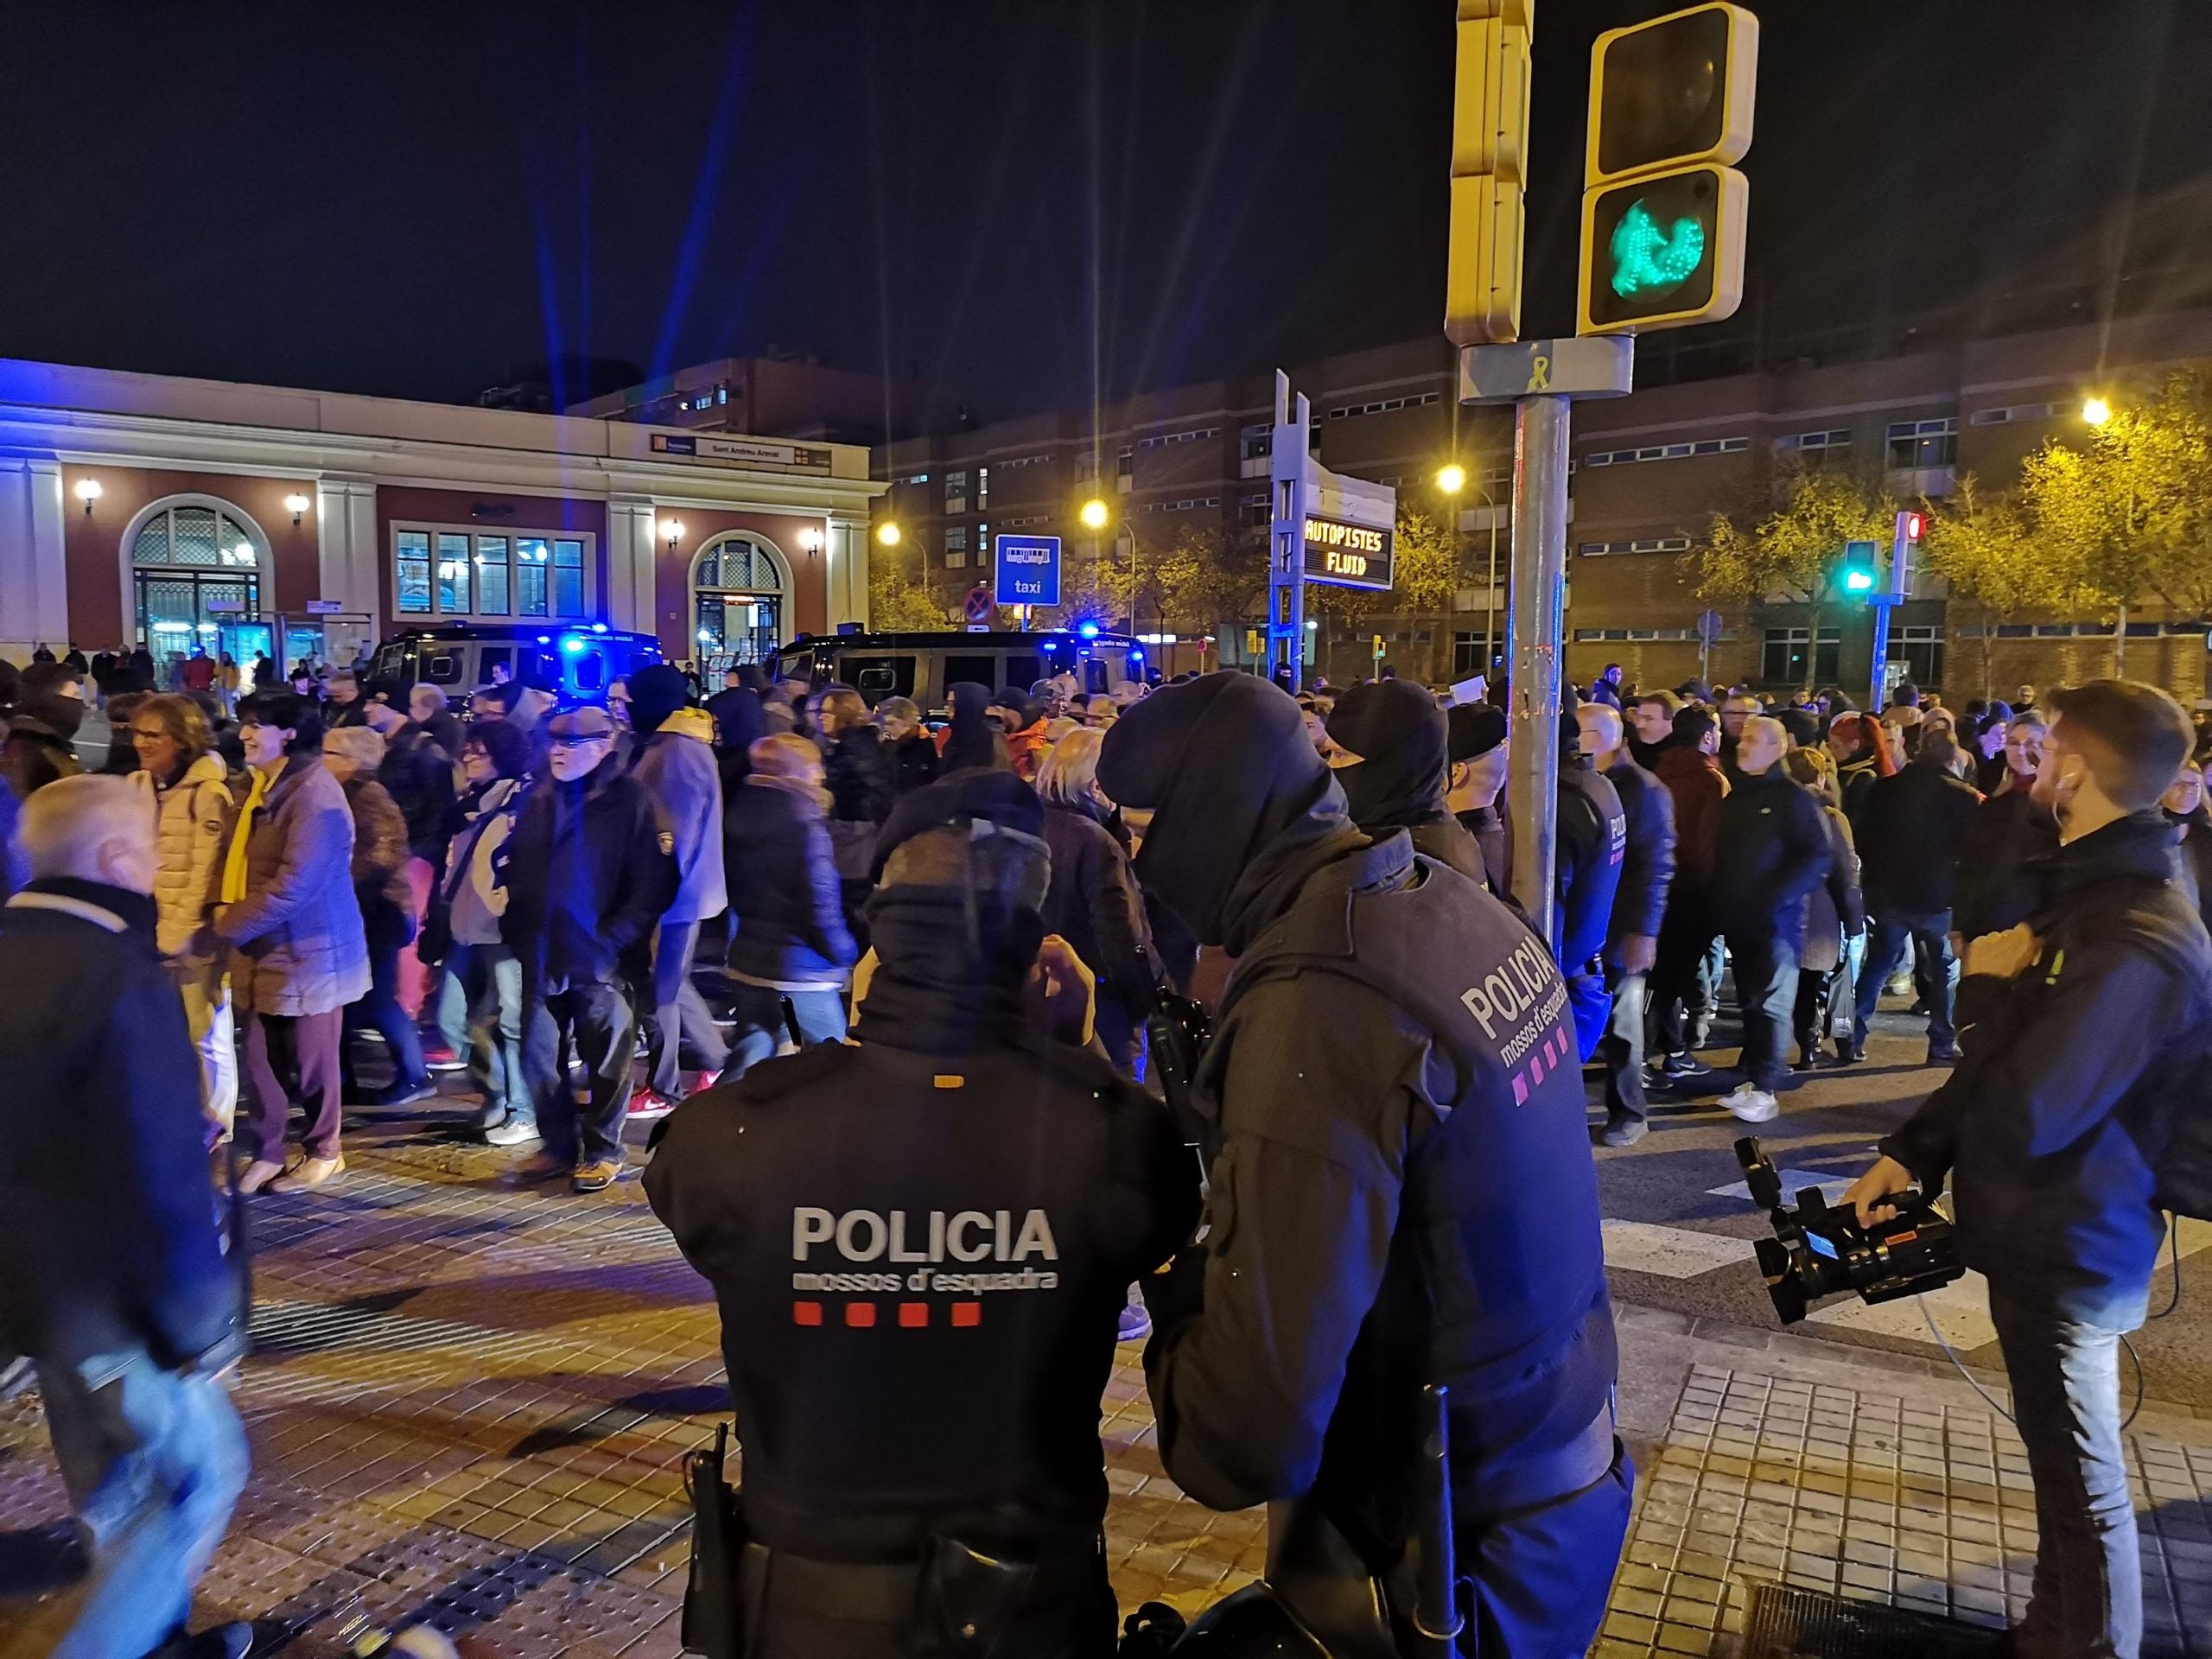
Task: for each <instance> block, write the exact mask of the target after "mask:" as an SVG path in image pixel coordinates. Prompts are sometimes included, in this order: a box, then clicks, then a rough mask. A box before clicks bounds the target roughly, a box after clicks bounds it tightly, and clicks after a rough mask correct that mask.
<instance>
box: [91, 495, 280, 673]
mask: <svg viewBox="0 0 2212 1659" xmlns="http://www.w3.org/2000/svg"><path fill="white" fill-rule="evenodd" d="M124 554H125V556H126V557H127V558H128V559H129V560H130V576H131V589H132V602H133V611H134V616H135V620H136V622H137V637H138V641H139V643H140V644H142V645H145V646H147V647H148V648H149V650H151V651H152V652H154V655H155V657H156V660H160V659H162V658H167V657H171V656H183V655H188V654H189V653H190V652H191V650H192V648H193V647H194V646H195V645H202V646H205V647H206V648H207V652H208V653H209V654H210V655H211V656H212V655H213V654H215V652H217V650H218V648H219V641H220V642H224V643H225V644H227V640H226V630H230V629H234V628H236V627H237V626H238V625H240V624H243V623H251V622H254V621H257V620H259V618H260V615H261V594H262V589H261V583H262V579H263V575H264V572H265V571H266V570H267V569H268V558H269V539H268V537H265V536H264V535H263V534H262V532H261V530H260V527H259V526H258V525H257V524H255V523H254V522H253V520H252V519H251V518H249V517H248V516H247V515H246V513H245V512H244V511H243V510H241V509H240V508H238V507H237V506H235V505H232V503H230V502H228V501H224V500H221V499H218V498H216V497H213V496H205V495H180V496H171V497H168V498H167V499H163V500H161V501H156V503H154V504H153V505H151V506H149V507H148V508H146V509H145V510H144V511H143V512H140V513H139V514H138V516H137V518H135V519H133V520H132V521H131V524H130V529H129V530H128V531H126V532H125V533H124Z"/></svg>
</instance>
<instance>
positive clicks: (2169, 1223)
mask: <svg viewBox="0 0 2212 1659" xmlns="http://www.w3.org/2000/svg"><path fill="white" fill-rule="evenodd" d="M2166 1231H2167V1233H2168V1235H2169V1242H2170V1243H2171V1245H2172V1249H2173V1270H2174V1294H2173V1295H2172V1297H2171V1299H2170V1300H2168V1301H2167V1303H2166V1305H2165V1306H2164V1307H2162V1308H2160V1309H2159V1310H2158V1312H2157V1313H2153V1314H2152V1315H2151V1316H2150V1317H2151V1318H2152V1319H2164V1318H2165V1317H2166V1315H2167V1314H2169V1313H2172V1312H2173V1311H2174V1310H2175V1309H2176V1308H2177V1307H2179V1306H2181V1221H2180V1217H2177V1216H2173V1215H2169V1216H2167V1217H2166ZM1912 1300H1914V1301H1916V1302H1917V1303H1918V1304H1919V1305H1920V1317H1921V1319H1923V1321H1924V1322H1925V1323H1926V1325H1927V1326H1928V1334H1929V1336H1931V1337H1933V1338H1936V1346H1937V1347H1938V1348H1941V1349H1942V1351H1943V1355H1944V1357H1945V1358H1947V1359H1948V1360H1949V1361H1950V1362H1951V1368H1952V1370H1955V1371H1956V1372H1958V1374H1959V1375H1960V1376H1962V1377H1964V1378H1965V1379H1966V1382H1967V1387H1968V1388H1970V1389H1973V1390H1974V1392H1975V1393H1976V1394H1978V1395H1980V1396H1981V1397H1982V1399H1983V1401H1984V1402H1986V1403H1987V1405H1988V1407H1989V1408H1990V1409H1991V1410H1992V1411H1993V1412H1995V1413H1996V1414H1998V1415H1999V1417H2002V1418H2003V1419H2004V1420H2005V1421H2006V1422H2008V1423H2012V1425H2013V1426H2014V1427H2018V1420H2017V1419H2015V1418H2014V1417H2013V1415H2012V1413H2011V1412H2009V1411H2007V1410H2005V1408H2004V1407H2002V1406H2000V1405H1999V1404H1998V1403H1997V1401H1996V1397H1995V1396H1994V1395H1992V1394H1991V1393H1990V1392H1989V1390H1988V1389H1985V1388H1983V1387H1982V1386H1981V1384H1980V1383H1978V1382H1976V1381H1975V1380H1974V1373H1973V1372H1972V1371H1970V1370H1967V1365H1966V1362H1965V1361H1964V1360H1962V1359H1961V1358H1960V1357H1959V1352H1958V1350H1957V1349H1955V1348H1954V1347H1952V1346H1951V1344H1950V1342H1949V1340H1948V1338H1946V1337H1945V1336H1944V1335H1943V1332H1942V1330H1941V1328H1940V1327H1938V1326H1937V1325H1936V1316H1935V1315H1934V1314H1933V1313H1929V1310H1928V1297H1927V1294H1926V1293H1925V1292H1923V1293H1921V1294H1918V1295H1916V1296H1915V1297H1914V1298H1913V1299H1912ZM2120 1346H2121V1347H2123V1348H2125V1349H2126V1350H2127V1357H2129V1358H2130V1359H2132V1360H2133V1361H2134V1362H2135V1403H2134V1404H2133V1405H2132V1406H2130V1407H2129V1408H2127V1415H2126V1417H2124V1418H2122V1419H2121V1420H2120V1433H2123V1434H2124V1433H2126V1432H2127V1430H2128V1429H2129V1428H2130V1427H2133V1424H2134V1421H2135V1419H2136V1415H2137V1414H2139V1412H2141V1410H2142V1409H2143V1395H2144V1391H2145V1379H2144V1375H2143V1356H2142V1355H2140V1354H2139V1353H2137V1352H2136V1351H2135V1344H2133V1343H2132V1342H2130V1341H2129V1340H2128V1339H2127V1337H2126V1332H2121V1333H2120Z"/></svg>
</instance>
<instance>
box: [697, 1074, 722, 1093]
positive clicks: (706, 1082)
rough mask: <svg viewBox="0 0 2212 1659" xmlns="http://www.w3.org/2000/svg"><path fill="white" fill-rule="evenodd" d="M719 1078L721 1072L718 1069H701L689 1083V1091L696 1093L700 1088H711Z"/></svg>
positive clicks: (720, 1077)
mask: <svg viewBox="0 0 2212 1659" xmlns="http://www.w3.org/2000/svg"><path fill="white" fill-rule="evenodd" d="M721 1080H722V1074H721V1072H719V1071H702V1072H701V1073H700V1074H699V1075H698V1077H696V1078H694V1079H693V1081H692V1084H691V1092H692V1093H693V1094H695V1095H696V1094H697V1093H699V1092H700V1091H701V1090H706V1089H711V1088H713V1087H714V1086H715V1084H718V1083H720V1082H721Z"/></svg>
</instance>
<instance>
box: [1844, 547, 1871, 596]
mask: <svg viewBox="0 0 2212 1659" xmlns="http://www.w3.org/2000/svg"><path fill="white" fill-rule="evenodd" d="M1879 580H1880V578H1879V577H1878V575H1876V574H1875V570H1874V543H1872V542H1846V543H1844V544H1843V583H1842V586H1843V591H1844V592H1845V593H1847V594H1871V593H1872V592H1873V591H1874V584H1875V582H1878V581H1879Z"/></svg>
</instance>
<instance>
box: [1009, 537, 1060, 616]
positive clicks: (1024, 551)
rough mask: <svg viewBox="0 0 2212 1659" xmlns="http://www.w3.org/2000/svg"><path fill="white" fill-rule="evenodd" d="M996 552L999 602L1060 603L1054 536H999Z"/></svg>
mask: <svg viewBox="0 0 2212 1659" xmlns="http://www.w3.org/2000/svg"><path fill="white" fill-rule="evenodd" d="M997 551H998V601H999V603H1000V604H1001V605H1057V604H1058V603H1059V602H1060V538H1059V537H1057V536H1001V537H999V538H998V544H997Z"/></svg>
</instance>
